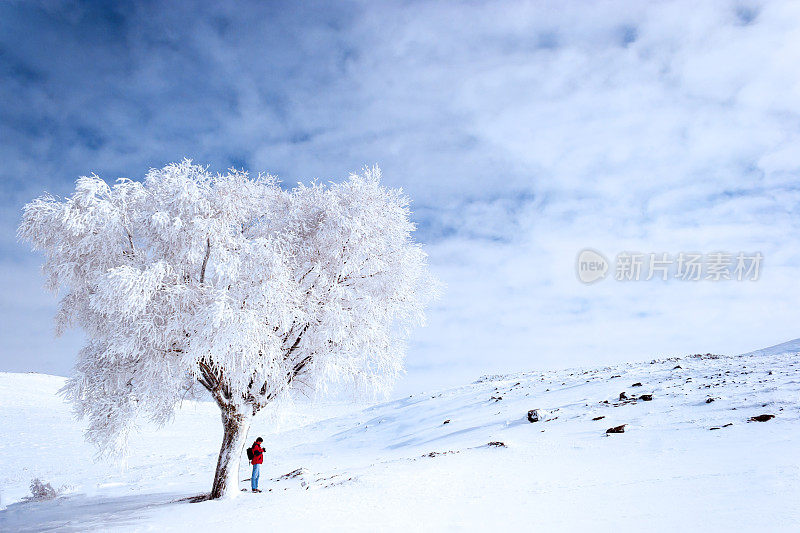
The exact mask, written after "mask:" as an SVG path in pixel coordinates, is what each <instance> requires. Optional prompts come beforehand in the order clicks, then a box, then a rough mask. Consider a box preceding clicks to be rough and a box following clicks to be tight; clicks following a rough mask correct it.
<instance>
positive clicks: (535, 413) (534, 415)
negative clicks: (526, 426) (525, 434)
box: [528, 409, 543, 423]
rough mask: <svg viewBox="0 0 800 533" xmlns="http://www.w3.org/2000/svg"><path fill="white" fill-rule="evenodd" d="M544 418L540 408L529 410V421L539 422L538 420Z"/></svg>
mask: <svg viewBox="0 0 800 533" xmlns="http://www.w3.org/2000/svg"><path fill="white" fill-rule="evenodd" d="M542 418H543V417H542V416H541V414H540V413H539V410H538V409H531V410H530V411H528V422H531V423H533V422H538V421H540V420H541V419H542Z"/></svg>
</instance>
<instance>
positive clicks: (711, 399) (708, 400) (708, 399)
mask: <svg viewBox="0 0 800 533" xmlns="http://www.w3.org/2000/svg"><path fill="white" fill-rule="evenodd" d="M713 401H714V398H706V403H711V402H713Z"/></svg>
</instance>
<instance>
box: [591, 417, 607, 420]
mask: <svg viewBox="0 0 800 533" xmlns="http://www.w3.org/2000/svg"><path fill="white" fill-rule="evenodd" d="M604 418H605V416H596V417H594V418H592V420H602V419H604Z"/></svg>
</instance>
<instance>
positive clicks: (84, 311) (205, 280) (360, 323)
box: [19, 161, 435, 498]
mask: <svg viewBox="0 0 800 533" xmlns="http://www.w3.org/2000/svg"><path fill="white" fill-rule="evenodd" d="M409 216H410V211H409V208H408V199H407V198H406V197H405V196H404V195H403V194H402V192H401V191H400V190H396V189H388V188H385V187H382V186H381V185H380V171H379V170H378V169H377V168H375V169H367V170H365V171H364V173H363V174H362V175H360V176H359V175H351V176H350V178H349V180H347V181H345V182H343V183H340V184H331V185H329V186H324V185H319V184H316V183H315V184H311V185H308V186H306V185H298V186H297V187H295V188H294V189H291V190H285V189H282V188H281V187H280V186H279V184H278V183H277V181H276V180H275V178H273V177H271V176H263V175H260V176H258V177H256V178H253V177H250V176H248V174H247V173H244V172H237V171H230V172H229V173H227V174H224V175H212V174H210V173H209V172H207V170H206V168H204V167H200V166H196V165H193V164H191V162H190V161H184V162H182V163H180V164H172V165H169V166H166V167H164V168H163V169H160V170H155V169H154V170H151V171H150V172H149V173H148V174H147V176H146V178H145V180H144V182H137V181H131V180H127V179H121V180H118V181H117V182H116V184H114V185H113V186H109V185H108V184H106V182H104V181H103V180H102V179H100V178H98V177H97V176H92V177H82V178H80V179H79V180H78V181H77V184H76V188H75V193H74V194H73V195H72V196H71V197H69V198H66V199H59V198H54V197H52V196H44V197H41V198H38V199H36V200H34V201H33V202H31V203H29V204H27V205H26V206H25V208H24V215H23V219H22V223H21V225H20V228H19V236H20V238H21V239H23V240H25V241H28V242H30V243H31V244H32V246H33V248H34V249H37V250H42V251H43V252H44V254H45V263H44V266H43V270H44V274H45V275H46V278H47V285H48V287H49V288H50V289H51V290H52V291H55V292H60V293H61V294H62V297H61V301H60V309H59V312H58V314H57V317H56V326H57V327H56V329H57V331H63V330H64V328H67V327H79V328H81V329H83V330H84V331H85V333H86V335H87V338H88V343H87V345H86V346H85V347H84V348H83V349H82V350H81V352H80V354H79V358H78V362H77V365H76V369H75V374H74V376H73V377H72V378H70V380H69V381H68V383H67V385H66V387H65V394H66V395H67V398H68V399H69V400H71V401H72V402H73V403H74V405H75V407H76V410H77V412H78V414H79V415H80V416H82V417H85V418H87V419H88V429H87V438H88V439H89V440H91V441H92V442H94V443H96V444H97V445H98V446H99V447H100V450H101V452H102V451H106V452H108V451H112V450H118V449H119V448H120V447H121V446H122V445H123V444H124V442H125V439H126V437H127V434H128V433H129V431H130V428H131V427H132V424H133V423H134V421H135V419H136V417H137V416H138V415H141V414H144V415H146V416H148V417H149V418H150V419H152V420H154V421H156V422H158V423H164V422H166V421H167V420H169V419H170V417H171V416H172V414H173V412H174V409H175V406H176V404H177V403H178V402H179V400H180V399H181V398H182V396H183V395H185V394H186V392H187V391H189V390H191V389H192V387H195V386H197V384H199V385H201V386H202V387H204V388H205V389H207V390H208V392H209V393H210V394H211V396H213V398H214V400H215V401H216V403H217V405H219V408H220V410H221V412H222V423H223V428H224V432H223V440H222V446H221V449H220V454H219V460H218V462H217V468H216V473H215V475H214V483H213V488H212V491H211V497H212V498H218V497H222V496H225V495H233V494H236V493H238V482H237V476H238V470H239V462H240V457H241V455H242V451H243V448H244V444H245V442H246V439H247V432H248V428H249V426H250V422H251V420H252V417H253V416H254V415H255V414H256V413H258V412H259V411H260V410H261V409H263V408H264V407H265V406H267V405H268V404H270V402H273V401H275V400H276V399H277V398H278V397H280V396H281V395H285V394H290V393H291V392H292V391H296V390H298V389H300V388H306V389H310V390H313V391H318V392H320V391H321V392H324V391H325V390H327V388H328V387H329V386H331V385H332V384H337V385H340V386H341V385H345V386H348V387H353V388H356V389H357V390H360V391H362V392H365V391H366V392H368V391H372V392H381V391H385V390H386V389H387V387H388V386H389V385H390V384H391V383H392V381H393V379H394V378H395V377H396V376H397V374H398V372H399V371H400V370H401V368H402V358H403V354H404V339H405V338H406V337H407V335H408V333H409V328H410V327H412V326H413V325H415V324H421V323H422V322H423V320H424V307H425V305H426V303H427V302H428V301H429V300H430V298H431V297H432V296H434V293H435V290H434V287H435V281H434V280H433V279H432V278H431V276H430V274H429V272H428V269H427V264H426V255H425V253H424V252H423V250H422V248H421V247H420V245H419V244H416V243H415V242H414V241H413V240H412V238H411V234H412V231H413V230H414V225H413V223H412V222H411V221H410V219H409Z"/></svg>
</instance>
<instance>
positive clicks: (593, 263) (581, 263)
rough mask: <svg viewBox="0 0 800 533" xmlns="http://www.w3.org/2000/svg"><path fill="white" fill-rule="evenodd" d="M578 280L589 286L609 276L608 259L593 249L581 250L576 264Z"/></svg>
mask: <svg viewBox="0 0 800 533" xmlns="http://www.w3.org/2000/svg"><path fill="white" fill-rule="evenodd" d="M575 268H576V269H577V274H578V279H579V280H580V281H581V283H586V284H587V285H589V284H591V283H595V282H597V281H600V280H601V279H603V278H605V277H606V274H608V259H606V258H605V256H604V255H603V254H601V253H600V252H598V251H596V250H592V249H591V248H586V249H584V250H581V252H580V253H579V254H578V261H577V262H576V264H575Z"/></svg>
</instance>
